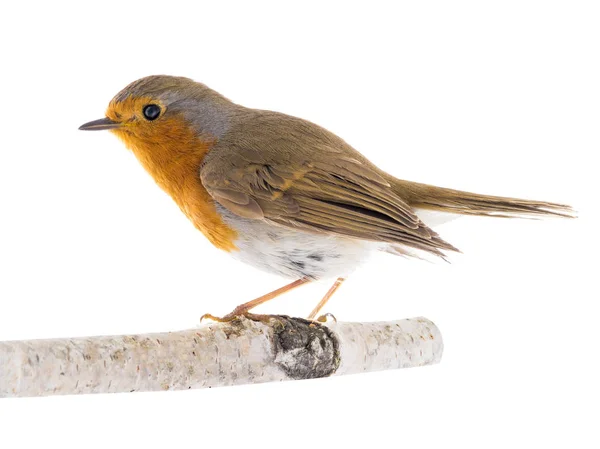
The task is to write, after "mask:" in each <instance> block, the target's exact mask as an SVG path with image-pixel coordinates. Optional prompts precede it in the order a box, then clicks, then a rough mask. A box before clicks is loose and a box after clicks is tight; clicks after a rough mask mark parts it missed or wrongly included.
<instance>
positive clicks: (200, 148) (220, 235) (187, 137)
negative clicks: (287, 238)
mask: <svg viewBox="0 0 600 449" xmlns="http://www.w3.org/2000/svg"><path fill="white" fill-rule="evenodd" d="M114 132H115V133H116V134H117V135H118V136H119V137H120V138H121V139H122V140H123V141H124V142H125V145H127V147H128V148H130V149H131V150H132V151H133V153H134V154H135V155H136V157H137V158H138V160H139V161H140V163H141V164H142V165H143V166H144V168H145V169H146V170H147V171H148V173H150V175H152V177H153V178H154V180H155V181H156V183H157V184H158V185H159V186H160V187H161V188H162V189H163V190H164V191H165V192H167V193H168V194H169V195H170V196H171V197H172V198H173V200H175V202H176V203H177V204H178V205H179V207H180V208H181V210H182V211H183V213H185V215H187V217H188V218H189V219H190V220H191V221H192V223H193V224H194V226H195V227H196V228H198V229H199V230H200V231H201V232H202V233H203V234H204V235H205V236H206V237H207V238H208V240H210V242H211V243H212V244H213V245H215V246H216V247H217V248H220V249H223V250H225V251H233V250H236V249H237V248H236V246H235V243H234V242H235V240H236V238H237V233H236V232H235V231H234V230H233V229H231V228H230V227H229V226H227V225H226V224H225V223H224V222H223V220H222V219H221V216H220V215H219V214H218V212H217V210H216V208H215V203H214V200H213V199H212V197H211V196H210V195H209V194H208V192H207V191H206V189H205V188H204V186H203V185H202V183H201V182H200V174H199V170H200V164H201V163H202V160H203V159H204V156H205V155H206V153H207V152H208V151H209V150H210V148H211V146H212V145H214V141H212V142H209V141H203V140H202V139H200V138H198V136H197V135H196V133H195V132H194V131H193V130H192V129H190V128H189V127H188V126H187V124H186V123H185V121H184V120H183V119H178V118H171V119H163V120H157V121H156V122H155V123H154V122H152V123H145V124H142V125H141V126H140V127H138V126H136V127H135V129H131V128H129V129H128V127H127V126H126V127H124V128H121V129H117V130H114Z"/></svg>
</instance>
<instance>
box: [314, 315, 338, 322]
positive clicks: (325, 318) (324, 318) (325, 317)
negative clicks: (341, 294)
mask: <svg viewBox="0 0 600 449" xmlns="http://www.w3.org/2000/svg"><path fill="white" fill-rule="evenodd" d="M330 320H331V321H333V322H334V323H337V318H336V317H335V316H334V315H333V314H331V313H325V314H323V315H321V316H320V317H319V318H317V319H316V320H315V321H317V322H319V323H327V322H328V321H330Z"/></svg>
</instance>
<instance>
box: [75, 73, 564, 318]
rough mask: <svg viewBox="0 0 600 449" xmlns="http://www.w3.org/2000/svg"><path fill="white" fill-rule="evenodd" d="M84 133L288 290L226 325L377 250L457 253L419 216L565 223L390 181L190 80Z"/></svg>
mask: <svg viewBox="0 0 600 449" xmlns="http://www.w3.org/2000/svg"><path fill="white" fill-rule="evenodd" d="M79 129H82V130H106V129H107V130H111V131H112V132H113V133H115V134H116V135H117V136H118V137H119V138H121V139H122V140H123V142H124V143H125V145H126V146H127V147H128V148H130V149H131V150H132V151H133V153H134V154H135V156H136V157H137V159H138V160H139V162H140V163H141V164H142V166H143V167H144V168H145V169H146V170H147V171H148V172H149V173H150V174H151V175H152V177H153V178H154V180H155V181H156V183H157V184H158V185H159V186H160V187H161V188H162V189H163V190H165V191H166V192H167V193H168V194H169V195H170V196H171V197H172V198H173V200H174V201H175V202H176V203H177V204H178V205H179V207H180V208H181V210H182V211H183V213H184V214H185V215H187V217H188V218H189V219H190V220H191V221H192V223H193V224H194V226H195V227H196V228H198V229H199V230H200V231H201V232H202V233H203V234H204V235H205V236H206V237H207V238H208V239H209V240H210V242H211V243H212V244H213V245H214V246H216V247H217V248H219V249H222V250H224V251H227V252H228V253H229V254H231V255H232V256H233V257H234V258H236V259H239V260H241V261H243V262H246V263H247V264H250V265H252V266H254V267H257V268H260V269H262V270H265V271H268V272H270V273H276V274H279V275H282V276H285V277H287V278H291V279H293V282H292V283H290V284H288V285H286V286H284V287H282V288H280V289H278V290H275V291H274V292H271V293H268V294H266V295H264V296H262V297H260V298H257V299H255V300H253V301H249V302H247V303H245V304H242V305H241V306H238V307H237V308H236V309H235V310H234V311H233V312H231V313H230V314H228V315H226V316H225V317H223V319H225V320H227V319H231V318H233V317H235V316H237V315H239V314H242V313H247V312H248V311H249V310H250V309H251V308H253V307H255V306H257V305H259V304H262V303H264V302H266V301H268V300H269V299H271V298H274V297H276V296H278V295H280V294H282V293H284V292H286V291H289V290H291V289H293V288H295V287H298V286H300V285H302V284H305V283H307V282H310V281H312V280H316V279H321V278H335V279H336V280H335V283H334V284H333V286H332V287H331V289H330V290H329V291H328V292H327V294H326V295H325V297H324V298H323V299H322V300H321V301H320V302H319V304H318V305H317V306H316V307H315V309H314V310H313V311H312V312H311V314H310V315H309V319H314V318H315V317H316V316H317V313H318V312H319V310H320V309H321V308H322V307H323V305H324V304H325V303H326V302H327V300H328V299H329V298H330V297H331V295H332V294H333V293H334V292H335V290H336V289H337V288H338V287H339V286H340V285H341V284H342V282H343V281H344V279H345V278H346V277H347V276H348V274H350V273H351V272H352V271H353V269H354V268H355V267H357V265H359V264H360V263H361V262H363V261H364V260H365V259H366V258H367V257H368V255H369V254H370V253H372V252H373V251H376V250H380V251H386V252H389V253H393V254H399V255H414V250H420V251H425V252H428V253H431V254H434V255H436V256H440V257H444V251H457V249H456V248H455V247H454V246H452V245H451V244H450V243H448V242H446V241H444V240H443V239H442V238H441V237H440V236H439V235H438V234H437V233H436V232H434V231H433V230H432V229H430V228H429V227H428V226H427V225H426V224H425V223H424V222H423V221H422V220H421V218H419V217H420V216H421V217H423V215H421V214H425V213H427V214H429V213H431V212H435V213H436V214H438V216H439V217H441V220H442V221H443V220H444V215H449V216H453V215H455V214H463V215H488V216H502V217H514V216H541V215H555V216H564V217H571V216H573V211H572V209H571V208H570V207H569V206H567V205H564V204H555V203H549V202H546V201H530V200H522V199H516V198H504V197H498V196H488V195H479V194H475V193H468V192H462V191H458V190H452V189H447V188H442V187H435V186H431V185H426V184H420V183H416V182H410V181H404V180H400V179H397V178H395V177H393V176H391V175H389V174H388V173H386V172H384V171H383V170H381V169H379V168H378V167H376V166H375V165H374V164H372V163H371V162H370V161H369V160H368V159H367V158H365V157H364V156H363V155H362V154H361V153H359V152H358V151H356V150H355V149H354V148H352V147H351V146H350V145H348V144H347V143H346V142H345V141H344V140H342V139H341V138H339V137H338V136H336V135H335V134H333V133H331V132H329V131H327V130H326V129H323V128H321V127H320V126H318V125H315V124H314V123H311V122H308V121H306V120H302V119H299V118H296V117H292V116H289V115H285V114H281V113H278V112H272V111H263V110H257V109H250V108H246V107H244V106H240V105H238V104H235V103H233V102H231V101H230V100H228V99H227V98H225V97H224V96H222V95H221V94H219V93H217V92H215V91H214V90H211V89H210V88H208V87H207V86H205V85H204V84H201V83H198V82H195V81H193V80H191V79H188V78H180V77H173V76H162V75H161V76H149V77H146V78H142V79H139V80H137V81H134V82H133V83H131V84H129V85H128V86H127V87H125V88H124V89H123V90H122V91H121V92H119V93H118V94H117V95H116V96H115V97H114V98H113V99H112V101H111V102H110V104H109V106H108V110H107V111H106V117H105V118H102V119H100V120H95V121H92V122H89V123H86V124H84V125H82V126H81V127H80V128H79Z"/></svg>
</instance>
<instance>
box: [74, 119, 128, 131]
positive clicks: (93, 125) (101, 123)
mask: <svg viewBox="0 0 600 449" xmlns="http://www.w3.org/2000/svg"><path fill="white" fill-rule="evenodd" d="M120 126H121V123H119V122H113V121H112V120H111V119H109V118H101V119H100V120H94V121H93V122H87V123H84V124H83V125H81V126H80V127H79V129H81V130H83V131H101V130H103V129H117V128H119V127H120Z"/></svg>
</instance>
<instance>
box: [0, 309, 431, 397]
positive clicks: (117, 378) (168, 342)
mask: <svg viewBox="0 0 600 449" xmlns="http://www.w3.org/2000/svg"><path fill="white" fill-rule="evenodd" d="M442 351H443V343H442V337H441V334H440V331H439V330H438V328H437V327H436V326H435V325H434V324H433V323H432V322H431V321H429V320H427V319H425V318H412V319H404V320H398V321H388V322H378V323H343V322H339V323H338V322H331V323H326V324H315V323H311V322H309V321H306V320H303V319H300V318H289V317H285V316H272V317H271V319H270V320H269V321H268V322H267V323H264V322H261V321H253V320H250V319H247V318H241V319H238V320H234V321H232V322H230V323H211V324H208V325H203V326H201V327H199V328H197V329H190V330H184V331H178V332H168V333H155V334H143V335H122V336H109V337H87V338H64V339H52V340H26V341H8V342H0V397H11V396H44V395H54V394H83V393H112V392H129V391H157V390H181V389H191V388H206V387H209V388H210V387H217V386H224V385H239V384H246V383H259V382H273V381H282V380H293V379H309V378H316V377H327V376H332V375H342V374H351V373H360V372H368V371H377V370H385V369H395V368H409V367H414V366H423V365H431V364H434V363H437V362H439V361H440V358H441V356H442Z"/></svg>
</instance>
